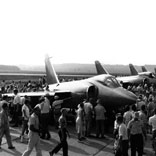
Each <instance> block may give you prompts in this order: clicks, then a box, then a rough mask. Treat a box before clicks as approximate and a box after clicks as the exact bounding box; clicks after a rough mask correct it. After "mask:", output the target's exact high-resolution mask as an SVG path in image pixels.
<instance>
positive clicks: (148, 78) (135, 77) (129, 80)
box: [95, 61, 156, 86]
mask: <svg viewBox="0 0 156 156" xmlns="http://www.w3.org/2000/svg"><path fill="white" fill-rule="evenodd" d="M95 64H96V69H97V72H98V74H108V73H109V72H108V71H107V70H106V69H105V68H104V67H102V65H101V63H100V62H99V61H95ZM129 68H130V71H131V76H123V77H117V78H116V79H117V80H118V81H119V82H120V83H122V84H123V85H124V86H127V85H129V84H140V83H145V82H146V83H154V84H156V78H155V76H154V74H153V73H152V72H149V71H146V72H141V73H138V72H137V70H136V69H135V68H134V66H133V65H132V64H129Z"/></svg>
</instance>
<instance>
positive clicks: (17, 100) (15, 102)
mask: <svg viewBox="0 0 156 156" xmlns="http://www.w3.org/2000/svg"><path fill="white" fill-rule="evenodd" d="M13 104H14V105H17V104H21V97H20V96H19V95H18V94H17V95H16V96H15V97H14V100H13Z"/></svg>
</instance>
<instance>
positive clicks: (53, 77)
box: [45, 54, 59, 85]
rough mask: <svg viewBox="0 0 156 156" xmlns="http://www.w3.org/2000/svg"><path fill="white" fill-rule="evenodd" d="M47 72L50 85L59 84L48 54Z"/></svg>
mask: <svg viewBox="0 0 156 156" xmlns="http://www.w3.org/2000/svg"><path fill="white" fill-rule="evenodd" d="M45 70H46V76H47V83H48V85H49V84H56V83H59V80H58V77H57V75H56V72H55V69H54V67H53V65H52V64H51V63H50V57H49V56H48V55H47V54H46V56H45Z"/></svg>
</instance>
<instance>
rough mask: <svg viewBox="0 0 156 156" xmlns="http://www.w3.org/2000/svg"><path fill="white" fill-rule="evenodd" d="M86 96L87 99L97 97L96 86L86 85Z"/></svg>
mask: <svg viewBox="0 0 156 156" xmlns="http://www.w3.org/2000/svg"><path fill="white" fill-rule="evenodd" d="M86 97H87V99H89V98H94V99H96V98H97V97H98V88H97V87H95V86H90V87H88V88H87V92H86Z"/></svg>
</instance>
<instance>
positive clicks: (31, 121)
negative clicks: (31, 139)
mask: <svg viewBox="0 0 156 156" xmlns="http://www.w3.org/2000/svg"><path fill="white" fill-rule="evenodd" d="M28 124H29V135H30V134H32V133H36V132H33V131H31V130H30V125H34V128H35V129H39V119H38V116H37V115H36V114H35V113H33V114H32V115H31V116H30V118H29V123H28Z"/></svg>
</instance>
